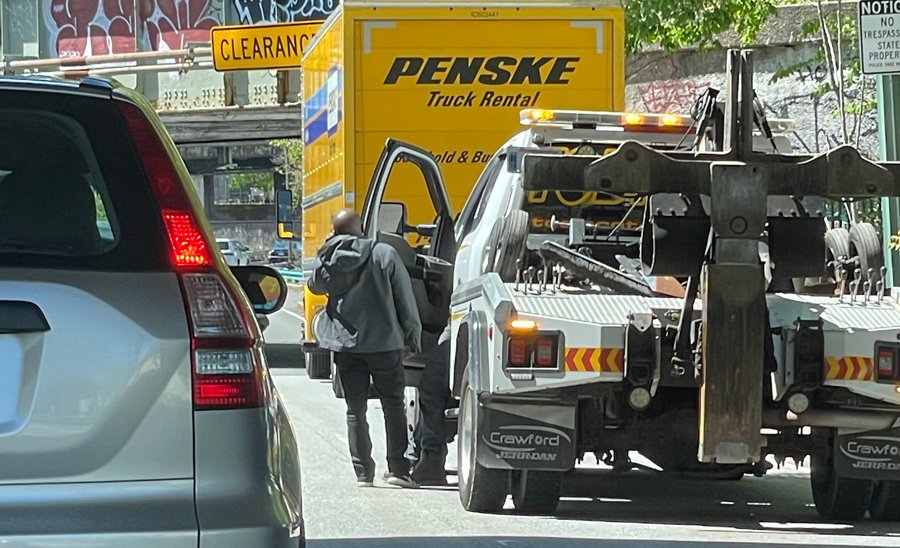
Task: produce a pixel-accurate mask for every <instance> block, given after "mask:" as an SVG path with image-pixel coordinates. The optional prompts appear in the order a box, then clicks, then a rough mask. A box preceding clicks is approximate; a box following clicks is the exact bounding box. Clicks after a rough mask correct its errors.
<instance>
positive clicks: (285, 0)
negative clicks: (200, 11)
mask: <svg viewBox="0 0 900 548" xmlns="http://www.w3.org/2000/svg"><path fill="white" fill-rule="evenodd" d="M337 5H338V0H234V6H235V8H236V9H237V17H238V21H240V23H241V24H244V25H250V24H254V23H264V22H268V23H271V22H276V21H281V22H293V21H308V20H315V19H325V18H326V17H328V14H329V13H331V12H332V11H334V8H336V7H337Z"/></svg>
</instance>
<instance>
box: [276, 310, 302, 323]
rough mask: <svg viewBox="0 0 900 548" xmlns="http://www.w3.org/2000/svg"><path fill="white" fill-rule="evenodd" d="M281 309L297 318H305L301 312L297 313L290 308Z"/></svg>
mask: <svg viewBox="0 0 900 548" xmlns="http://www.w3.org/2000/svg"><path fill="white" fill-rule="evenodd" d="M281 311H282V312H284V313H285V314H290V315H291V316H293V317H295V318H297V319H298V320H302V319H303V316H301V315H300V314H297V313H296V312H291V311H290V310H285V309H283V308H282V309H281Z"/></svg>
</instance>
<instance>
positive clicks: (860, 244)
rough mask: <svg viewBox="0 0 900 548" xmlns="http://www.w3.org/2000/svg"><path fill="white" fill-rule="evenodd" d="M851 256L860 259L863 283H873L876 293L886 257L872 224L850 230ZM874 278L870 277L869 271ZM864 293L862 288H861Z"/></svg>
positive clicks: (856, 226) (853, 227)
mask: <svg viewBox="0 0 900 548" xmlns="http://www.w3.org/2000/svg"><path fill="white" fill-rule="evenodd" d="M848 243H849V254H850V257H851V258H854V257H858V258H859V268H860V270H861V271H862V276H861V280H860V281H861V282H864V281H866V280H869V281H870V282H871V283H872V289H871V290H872V291H873V292H874V291H875V283H876V282H877V281H878V280H880V279H881V267H882V266H884V255H882V253H881V240H880V239H879V238H878V231H877V230H875V227H874V226H872V224H871V223H857V224H855V225H853V226H852V227H851V228H850V236H849V240H848ZM870 268H871V269H872V276H871V278H870V277H869V274H868V272H869V269H870ZM859 290H860V292H862V287H860V288H859Z"/></svg>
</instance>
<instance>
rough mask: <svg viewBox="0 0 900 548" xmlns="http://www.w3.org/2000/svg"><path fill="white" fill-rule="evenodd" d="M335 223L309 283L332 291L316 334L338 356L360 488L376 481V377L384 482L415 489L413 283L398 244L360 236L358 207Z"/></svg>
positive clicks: (418, 332) (416, 330) (321, 291)
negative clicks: (371, 416) (371, 410)
mask: <svg viewBox="0 0 900 548" xmlns="http://www.w3.org/2000/svg"><path fill="white" fill-rule="evenodd" d="M332 223H333V226H334V232H333V235H332V236H330V237H329V238H328V239H327V240H326V241H325V244H324V245H323V246H322V248H321V249H319V251H318V253H317V256H316V264H315V267H314V270H313V273H312V276H311V277H310V279H309V282H308V284H307V285H308V287H309V290H310V292H311V293H313V294H315V295H328V304H327V306H326V308H325V316H324V317H323V318H322V319H321V321H320V322H319V323H321V324H322V325H321V326H319V327H318V328H317V329H316V335H317V338H318V342H319V345H320V346H321V347H322V348H324V349H326V350H331V351H333V352H334V353H335V358H334V362H335V365H336V366H337V372H338V375H339V377H340V382H341V385H342V387H343V389H344V401H345V402H346V404H347V431H348V441H349V445H350V457H351V460H352V461H353V468H354V471H355V472H356V479H357V485H359V486H360V487H370V486H372V484H373V480H374V478H375V461H374V460H373V459H372V440H371V438H370V437H369V424H368V422H366V408H367V403H368V398H369V380H370V379H371V381H372V384H373V385H374V386H375V390H376V391H377V392H378V396H379V398H380V399H381V406H382V409H383V411H384V426H385V430H386V434H387V463H388V470H387V472H386V473H385V475H384V480H385V482H386V483H388V484H390V485H395V486H398V487H417V485H416V484H415V482H413V480H412V479H411V478H410V475H409V465H410V463H409V461H408V460H407V459H406V456H405V451H406V448H407V433H406V432H407V430H406V411H405V407H404V403H403V394H404V387H405V381H404V374H403V358H404V352H419V351H420V350H421V337H422V324H421V321H420V320H419V312H418V308H417V307H416V301H415V297H414V296H413V289H412V283H411V282H410V279H409V274H408V273H407V272H406V267H405V266H404V265H403V262H402V261H401V260H400V256H399V255H398V254H397V252H396V251H395V250H394V248H392V247H390V246H389V245H386V244H383V243H376V242H375V241H374V240H371V239H368V238H365V237H363V232H362V222H361V221H360V218H359V215H357V213H356V212H355V211H353V210H352V209H342V210H341V211H339V212H338V213H337V214H335V216H334V218H333V219H332Z"/></svg>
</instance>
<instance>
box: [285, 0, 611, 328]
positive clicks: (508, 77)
mask: <svg viewBox="0 0 900 548" xmlns="http://www.w3.org/2000/svg"><path fill="white" fill-rule="evenodd" d="M624 33H625V26H624V12H623V10H622V8H621V7H620V6H619V4H618V2H609V1H600V2H552V1H542V2H532V1H528V0H523V1H518V2H506V1H491V2H487V3H484V4H477V5H475V4H469V3H429V4H424V3H421V2H408V1H407V2H404V1H392V2H352V1H351V2H345V3H342V5H341V6H339V7H338V8H337V10H336V11H335V12H334V13H333V14H332V15H331V17H329V19H328V20H327V21H326V22H325V23H324V24H323V26H322V28H321V30H320V31H319V33H318V35H317V36H316V38H315V39H314V40H313V42H312V43H311V44H310V45H309V46H308V47H307V49H306V53H305V55H304V59H303V65H302V73H303V90H302V99H303V101H304V120H303V133H304V157H303V233H302V238H303V254H304V257H303V268H304V271H305V273H306V274H307V275H309V271H310V269H311V267H312V262H313V260H314V258H315V254H316V251H317V250H318V249H319V247H320V246H321V245H322V244H323V243H324V241H325V239H326V237H327V236H328V234H329V233H330V232H331V216H332V215H333V214H334V212H336V211H337V210H339V209H341V208H344V207H352V208H355V209H357V210H358V211H361V209H362V206H363V202H364V200H365V196H366V192H367V190H368V187H369V180H370V178H371V176H372V172H373V171H374V168H375V163H376V162H377V160H378V157H379V155H380V154H381V151H382V148H383V147H384V144H385V141H386V140H387V139H388V138H389V137H390V138H394V139H398V140H401V141H405V142H408V143H411V144H414V145H417V146H420V147H422V148H425V149H426V150H429V151H430V152H431V153H432V154H433V155H434V156H435V157H436V158H437V159H438V162H439V164H440V166H441V170H442V173H443V177H444V183H445V184H446V186H447V191H448V194H449V196H450V200H451V203H452V205H453V207H454V209H455V210H457V211H458V210H459V209H460V208H461V207H462V204H463V203H464V202H465V200H466V198H467V197H468V195H469V193H470V191H471V189H472V186H473V185H474V183H475V181H476V179H477V178H478V176H479V175H480V173H481V171H482V170H483V169H484V166H485V164H486V163H487V161H488V160H489V159H490V157H491V155H492V154H493V153H494V151H495V150H496V149H497V148H498V147H499V146H500V145H501V144H503V142H505V141H506V140H507V139H508V138H510V137H511V136H512V135H513V134H514V133H515V132H516V131H517V129H518V126H519V112H520V110H522V109H523V108H530V107H538V108H548V109H570V110H576V109H577V110H605V111H621V110H623V109H624V106H625V69H624V62H625V50H624V39H625V35H624ZM391 177H392V180H394V179H395V178H401V179H403V180H401V184H397V183H393V182H392V184H391V185H390V187H391V188H392V189H394V190H392V191H389V193H388V195H387V199H388V200H389V201H402V202H404V203H406V205H407V207H408V209H409V215H410V217H409V221H410V223H411V224H420V223H428V222H431V221H433V213H434V210H433V208H432V207H431V203H430V200H429V198H428V196H427V195H426V194H425V193H424V192H423V190H424V187H423V185H420V184H417V183H418V180H421V175H419V173H418V171H417V170H416V169H415V168H413V167H412V166H404V165H398V166H395V168H394V170H393V171H392V174H391ZM406 178H409V184H405V179H406ZM414 178H415V179H414ZM416 179H418V180H416ZM398 188H401V189H407V190H401V191H397V190H396V189H398ZM304 302H305V313H306V318H307V333H306V339H307V340H312V333H311V332H310V329H311V323H312V322H311V320H312V318H313V316H314V314H315V313H316V312H317V311H318V310H319V309H321V307H322V306H323V305H324V299H322V298H318V297H314V296H312V295H310V294H308V293H307V295H306V296H305V301H304Z"/></svg>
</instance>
